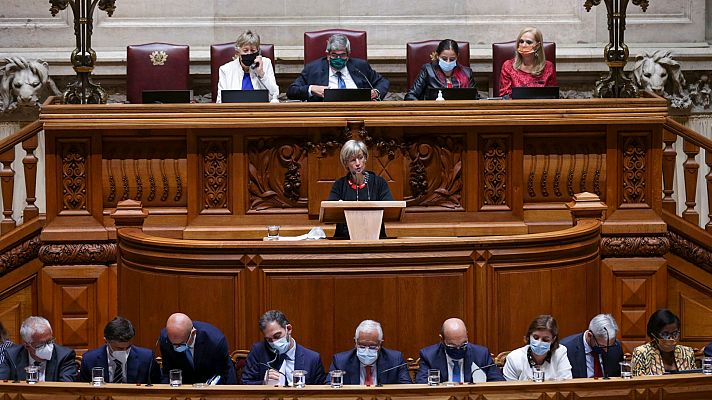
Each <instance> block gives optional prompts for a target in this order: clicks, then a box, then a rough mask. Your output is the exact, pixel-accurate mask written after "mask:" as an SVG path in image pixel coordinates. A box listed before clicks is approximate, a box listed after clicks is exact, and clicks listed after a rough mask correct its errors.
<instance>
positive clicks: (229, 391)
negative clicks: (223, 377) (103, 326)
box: [0, 374, 712, 400]
mask: <svg viewBox="0 0 712 400" xmlns="http://www.w3.org/2000/svg"><path fill="white" fill-rule="evenodd" d="M0 393H1V394H3V395H4V396H6V397H8V398H20V397H19V396H21V398H22V399H27V400H32V399H47V398H52V399H55V400H69V399H85V398H111V399H113V400H122V399H142V398H147V399H148V398H150V399H196V398H200V399H285V398H288V399H295V400H296V399H340V400H344V399H354V400H356V399H373V400H376V399H427V398H432V399H562V400H563V399H590V400H594V399H611V400H612V399H615V400H622V399H630V400H645V399H651V400H652V399H655V400H661V399H671V400H672V399H688V400H691V399H700V400H701V399H709V398H712V377H709V376H703V375H702V374H690V375H675V376H651V377H636V378H633V379H631V380H623V379H621V378H611V379H610V380H594V379H577V380H570V381H551V382H544V383H532V382H492V383H480V384H476V385H459V386H439V387H429V386H426V385H389V386H384V387H363V386H345V387H343V388H341V389H331V388H330V387H328V386H307V387H306V388H304V389H291V388H273V387H264V386H214V387H208V388H194V387H192V386H190V385H185V386H182V387H178V388H172V387H170V386H168V385H154V386H152V387H145V386H135V385H118V384H107V385H105V386H103V387H99V388H97V387H93V386H91V385H90V384H89V383H52V382H41V383H38V384H35V385H27V384H25V383H24V382H22V383H2V384H0Z"/></svg>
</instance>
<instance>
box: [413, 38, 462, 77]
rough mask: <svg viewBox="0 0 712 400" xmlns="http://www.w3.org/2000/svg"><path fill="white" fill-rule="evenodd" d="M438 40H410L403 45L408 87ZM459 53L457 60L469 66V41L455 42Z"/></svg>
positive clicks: (436, 45) (428, 58)
mask: <svg viewBox="0 0 712 400" xmlns="http://www.w3.org/2000/svg"><path fill="white" fill-rule="evenodd" d="M440 42H441V41H440V40H425V41H423V42H410V43H406V45H405V69H406V72H407V74H408V89H410V87H411V86H413V82H415V78H417V77H418V73H419V72H420V68H422V66H423V64H425V63H427V62H429V61H430V54H432V53H433V52H434V51H435V50H436V49H437V48H438V44H440ZM457 46H458V47H459V48H460V53H459V54H458V55H457V62H458V63H459V64H460V65H464V66H466V67H469V66H470V42H457Z"/></svg>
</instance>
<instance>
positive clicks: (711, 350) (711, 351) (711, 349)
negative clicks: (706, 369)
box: [705, 343, 712, 357]
mask: <svg viewBox="0 0 712 400" xmlns="http://www.w3.org/2000/svg"><path fill="white" fill-rule="evenodd" d="M705 357H712V343H710V344H708V345H707V346H705Z"/></svg>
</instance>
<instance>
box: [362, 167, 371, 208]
mask: <svg viewBox="0 0 712 400" xmlns="http://www.w3.org/2000/svg"><path fill="white" fill-rule="evenodd" d="M363 184H364V185H366V197H368V201H371V192H370V191H369V190H368V171H365V170H364V171H363Z"/></svg>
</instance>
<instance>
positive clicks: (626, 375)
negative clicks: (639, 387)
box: [619, 361, 633, 379]
mask: <svg viewBox="0 0 712 400" xmlns="http://www.w3.org/2000/svg"><path fill="white" fill-rule="evenodd" d="M619 364H620V366H621V378H623V379H630V378H632V377H633V369H632V368H631V366H630V361H621V362H620V363H619Z"/></svg>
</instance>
